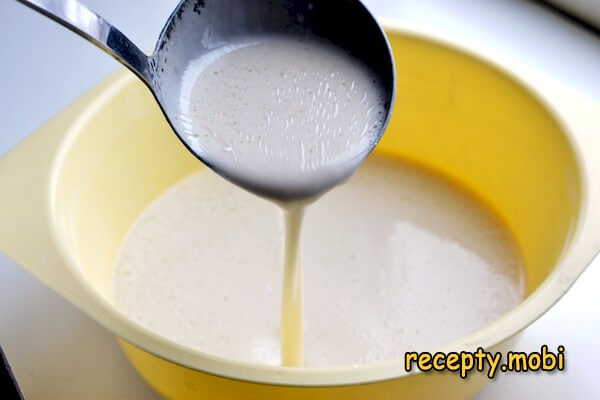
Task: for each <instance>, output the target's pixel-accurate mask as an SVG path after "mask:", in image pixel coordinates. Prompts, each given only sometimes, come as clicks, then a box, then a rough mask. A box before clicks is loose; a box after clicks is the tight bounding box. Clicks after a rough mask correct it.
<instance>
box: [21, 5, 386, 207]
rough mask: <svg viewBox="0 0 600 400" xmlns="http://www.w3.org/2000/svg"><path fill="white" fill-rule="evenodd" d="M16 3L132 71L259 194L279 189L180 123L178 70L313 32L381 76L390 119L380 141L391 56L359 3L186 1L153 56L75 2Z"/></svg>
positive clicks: (171, 116) (303, 193) (230, 174)
mask: <svg viewBox="0 0 600 400" xmlns="http://www.w3.org/2000/svg"><path fill="white" fill-rule="evenodd" d="M17 1H19V2H20V3H22V4H24V5H26V6H28V7H31V8H32V9H34V10H36V11H38V12H40V13H42V14H44V15H45V16H47V17H49V18H51V19H53V20H54V21H56V22H58V23H60V24H62V25H63V26H65V27H66V28H68V29H70V30H71V31H73V32H75V33H77V34H78V35H80V36H82V37H84V38H85V39H87V40H89V41H90V42H91V43H93V44H95V45H96V46H97V47H99V48H100V49H102V50H104V51H105V52H106V53H108V54H110V55H111V56H112V57H114V58H115V59H117V60H118V61H119V62H121V63H122V64H123V65H125V66H126V67H127V68H129V69H130V70H131V71H132V72H133V73H135V74H136V75H137V76H138V78H140V79H141V80H142V81H143V82H144V83H145V84H146V85H147V86H148V88H149V89H150V91H151V92H152V94H153V95H154V97H155V98H156V101H157V102H158V104H159V105H160V108H161V110H162V112H163V113H164V115H165V117H166V119H167V121H168V122H169V124H170V125H171V127H172V128H173V131H174V132H175V133H176V134H177V136H178V137H179V139H180V140H181V141H182V142H183V143H184V144H185V145H186V147H187V148H188V150H190V152H192V153H193V154H194V155H195V156H196V157H197V158H198V159H200V160H201V161H202V162H204V163H205V164H207V165H208V166H209V167H211V168H212V169H214V170H215V171H216V172H217V173H219V174H220V175H222V176H223V177H225V178H226V179H229V180H230V181H232V182H234V183H236V184H238V185H239V186H242V187H244V188H246V189H248V190H250V191H253V192H255V193H258V194H262V195H267V196H271V197H274V198H277V191H276V190H273V189H272V188H271V189H270V193H267V192H266V190H265V189H264V187H263V188H261V187H257V185H255V184H252V183H249V182H247V181H244V180H241V179H240V178H239V175H238V174H236V173H235V171H227V170H224V169H223V168H220V167H219V166H218V165H210V163H207V162H206V160H203V159H202V157H201V155H199V154H198V153H197V152H195V151H194V150H193V149H192V147H191V145H190V142H189V140H190V139H189V137H188V136H186V135H184V134H183V129H182V128H180V127H179V124H178V122H177V120H178V119H177V116H178V113H179V109H178V101H179V96H180V90H181V82H182V79H181V77H182V76H181V75H182V73H183V71H185V68H186V66H187V65H188V64H189V63H190V62H191V61H192V60H194V59H197V58H199V57H201V56H202V55H204V54H206V53H207V52H210V51H213V50H214V49H215V48H217V47H220V46H223V45H226V44H227V43H228V42H231V41H234V40H236V39H237V40H239V38H241V37H245V36H249V35H258V34H271V33H276V34H293V35H298V34H300V35H307V34H309V35H314V36H316V37H319V38H324V39H326V40H328V41H329V42H331V43H333V44H334V45H337V46H339V47H341V48H342V49H344V50H345V51H347V52H348V53H349V54H350V55H352V56H353V57H354V58H356V59H358V60H360V61H362V62H364V63H365V64H366V65H368V66H369V68H370V69H371V70H372V71H373V72H374V73H375V74H376V75H377V76H378V78H379V81H380V82H381V83H382V87H383V88H384V90H385V91H386V93H384V99H385V103H386V105H385V106H386V116H385V120H384V121H383V123H382V124H381V128H380V132H379V134H378V137H377V139H379V138H380V137H381V135H382V134H383V132H384V130H385V128H386V126H387V123H388V121H389V118H390V114H391V110H392V103H393V100H394V94H395V70H394V61H393V56H392V53H391V49H390V46H389V43H388V41H387V38H386V36H385V34H384V32H383V30H382V28H381V27H380V26H379V24H378V23H377V21H376V20H375V18H374V17H373V16H372V15H371V13H370V12H369V11H368V10H367V9H366V8H365V6H364V5H363V4H362V3H361V2H360V1H359V0H183V1H181V2H180V3H179V5H178V6H177V7H176V8H175V10H174V11H173V13H172V14H171V16H170V17H169V19H168V20H167V22H166V24H165V26H164V28H163V30H162V32H161V34H160V36H159V39H158V42H157V44H156V49H155V50H154V52H153V53H152V55H150V56H146V55H145V54H144V53H143V52H142V51H141V50H140V49H139V48H138V47H137V46H136V45H134V44H133V43H132V42H131V41H130V40H129V39H128V38H127V37H126V36H125V35H123V34H122V33H121V32H120V31H119V30H117V29H116V28H114V27H113V26H112V25H111V24H109V23H108V22H107V21H106V20H104V19H103V18H102V17H100V16H99V15H97V14H96V13H94V12H92V11H90V10H89V9H88V8H86V7H85V6H84V5H82V4H80V3H79V2H78V1H76V0H17ZM377 142H378V140H376V141H375V142H374V143H373V145H372V146H373V147H375V145H376V144H377ZM370 150H372V148H371V149H369V151H370ZM265 187H266V186H265ZM323 189H326V188H321V190H323ZM314 190H316V189H315V188H306V190H303V188H300V189H299V190H296V191H295V193H296V194H295V196H296V197H298V198H301V197H308V196H311V195H314V194H316V193H311V191H314ZM285 200H293V199H290V198H286V199H285Z"/></svg>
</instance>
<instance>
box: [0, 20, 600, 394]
mask: <svg viewBox="0 0 600 400" xmlns="http://www.w3.org/2000/svg"><path fill="white" fill-rule="evenodd" d="M387 26H388V28H387V31H388V34H389V37H390V41H391V44H392V47H393V50H394V53H395V54H396V55H397V59H396V63H397V68H398V99H397V102H396V110H395V112H394V116H393V120H392V122H391V124H390V127H389V129H388V131H387V133H386V134H385V136H384V140H383V141H382V142H381V144H380V145H379V146H378V148H377V151H379V152H386V153H389V154H393V155H395V156H397V157H402V158H405V159H409V160H411V161H413V162H416V163H419V164H422V165H424V166H426V167H428V168H431V169H434V170H436V171H438V172H440V173H442V174H444V175H445V176H447V177H448V178H449V179H452V180H453V181H455V182H456V183H457V184H459V185H461V186H462V187H464V188H465V189H466V190H469V191H471V192H473V193H475V194H476V195H477V196H478V197H479V198H480V199H481V200H482V201H484V202H486V203H487V204H488V205H489V206H490V207H492V208H493V209H494V210H495V211H496V212H497V213H498V215H500V216H501V217H502V218H503V219H504V220H505V221H506V223H507V224H508V226H509V227H510V229H511V230H512V231H513V233H514V235H515V237H516V238H517V241H518V244H519V246H520V248H521V251H522V253H523V256H524V260H525V264H526V269H527V282H528V288H527V293H528V296H527V299H526V300H525V301H524V302H523V303H522V304H521V305H519V306H518V307H516V308H515V309H514V310H512V311H511V312H509V313H508V314H507V315H505V316H504V317H502V318H501V319H500V320H498V321H497V322H495V323H493V324H491V325H490V326H488V327H486V328H484V329H482V330H480V331H478V332H475V333H473V334H472V335H470V336H468V337H465V338H462V339H460V340H458V341H457V342H455V343H451V344H449V345H448V346H445V347H444V348H443V349H432V350H450V349H452V350H455V349H460V350H469V349H471V350H474V349H475V348H476V347H478V346H482V347H484V348H486V349H488V350H491V351H506V350H508V349H509V348H510V346H511V344H512V340H514V338H515V335H516V334H517V333H518V332H519V331H521V330H522V329H524V328H525V327H527V326H528V325H529V324H531V323H532V322H533V321H535V319H537V318H538V317H539V316H540V315H542V314H543V313H544V312H545V311H546V310H548V309H549V308H550V307H551V306H552V304H554V303H555V302H556V301H557V300H558V299H559V298H560V297H561V296H562V295H563V294H564V292H565V291H566V290H567V289H568V288H569V286H570V285H571V284H572V283H573V282H574V280H575V279H576V278H577V277H578V276H579V275H580V273H581V272H582V271H583V269H584V268H585V266H586V265H587V263H588V262H589V261H590V260H591V259H592V257H593V256H594V255H595V253H596V251H597V249H598V248H599V247H600V237H599V235H598V234H597V233H595V232H594V231H596V232H598V228H599V227H600V213H599V212H598V211H597V208H594V207H592V205H593V204H600V163H599V162H598V161H597V160H594V153H597V151H598V150H600V142H599V141H600V134H598V132H597V130H598V128H597V127H599V126H600V117H599V115H600V106H599V105H598V104H596V103H595V102H593V101H591V100H590V99H587V98H585V97H583V96H581V95H580V94H578V93H575V92H573V91H571V90H569V89H568V88H566V87H563V86H562V85H561V84H559V83H557V82H554V81H552V80H551V79H547V78H545V77H543V76H540V75H539V74H535V73H532V72H531V71H529V70H527V69H526V68H525V67H523V66H520V65H518V64H514V63H511V62H506V61H501V60H494V59H492V58H490V56H489V55H486V51H485V50H484V49H475V48H463V49H459V47H458V46H457V45H456V44H452V43H444V42H443V41H441V40H439V39H435V38H432V37H430V36H429V35H428V34H427V33H424V32H417V31H416V30H410V29H408V28H406V27H404V28H402V27H399V26H395V27H394V26H393V24H390V23H388V24H387ZM482 59H485V60H486V61H482ZM497 64H502V67H498V66H496V65H497ZM594 133H596V134H594ZM199 168H203V167H202V166H201V165H200V164H199V163H198V162H197V161H196V160H195V159H194V158H193V157H192V156H191V155H190V154H188V152H187V151H186V150H185V148H184V147H183V146H182V145H181V144H180V143H179V141H178V140H177V139H176V138H175V136H174V135H173V134H172V133H171V131H170V129H169V127H168V126H167V124H166V123H165V121H164V119H163V117H162V115H161V114H160V112H159V110H158V108H157V106H156V104H155V103H154V101H153V99H152V97H151V95H150V94H149V93H148V91H147V90H146V89H145V88H144V87H143V85H142V84H141V83H139V82H138V81H137V80H136V79H135V78H134V77H133V76H132V75H131V74H128V73H125V72H121V73H118V74H116V75H114V76H112V77H110V78H109V79H107V80H106V81H105V82H103V83H102V84H100V85H99V86H98V87H97V88H95V89H94V90H92V91H91V92H90V93H88V94H87V95H85V96H83V97H82V98H81V99H80V100H79V101H77V102H76V103H75V104H73V105H72V106H70V107H69V108H68V109H67V110H65V111H64V112H63V113H61V114H59V115H58V116H57V117H56V118H54V119H53V120H52V121H50V122H48V123H47V124H46V125H45V126H44V127H42V128H41V129H40V130H39V131H38V132H37V133H36V134H34V135H32V136H30V137H29V138H28V139H26V140H25V141H24V142H23V143H21V144H20V145H19V146H17V148H16V149H14V150H13V151H12V152H10V153H9V154H7V155H6V156H5V157H4V158H2V159H1V160H0V188H2V193H3V194H2V196H1V197H0V220H1V221H2V224H1V225H0V250H1V251H3V252H4V253H6V254H7V255H9V256H10V257H11V258H13V259H14V260H15V261H17V262H18V263H19V264H21V265H23V266H24V267H25V268H26V269H27V270H29V271H30V272H31V273H32V274H34V275H35V276H37V277H38V278H39V279H40V280H42V281H43V282H45V283H46V284H47V285H48V286H50V287H52V288H54V289H55V290H56V291H57V292H58V293H60V294H61V295H63V296H64V297H65V298H67V299H68V300H70V301H71V302H72V303H74V304H75V305H77V306H78V307H80V308H81V309H82V310H84V311H85V312H87V313H88V314H89V315H90V316H91V317H93V318H95V319H96V320H98V321H99V322H100V323H101V324H103V325H104V326H106V327H107V328H108V329H110V330H111V331H112V332H114V333H115V334H116V335H117V336H118V337H120V338H122V339H121V344H122V346H123V349H124V351H125V354H126V355H127V356H128V357H129V359H130V360H131V362H132V364H133V365H134V366H135V368H136V369H137V370H138V371H139V372H140V374H141V375H142V376H143V377H144V378H145V379H146V380H147V381H148V382H149V383H150V385H152V386H153V387H154V388H155V389H156V390H157V391H158V392H159V393H161V394H162V395H164V396H165V397H167V398H170V399H193V398H194V399H195V398H199V397H201V396H205V397H207V398H217V399H242V398H243V399H304V398H310V399H315V400H319V399H348V400H351V399H365V398H369V399H371V400H377V399H382V400H388V399H391V398H400V397H405V398H426V399H429V398H446V399H464V398H469V397H471V396H473V395H474V394H475V393H476V392H477V391H478V390H480V389H481V387H483V385H484V384H485V383H486V382H487V378H485V376H483V375H481V374H472V375H471V377H470V378H469V379H466V380H461V379H460V378H459V377H458V376H456V375H454V374H449V373H430V374H423V373H415V372H413V373H407V372H405V371H404V370H403V364H402V363H401V362H400V361H397V362H396V361H392V362H388V363H380V364H375V365H368V366H361V367H358V368H351V367H348V368H326V369H300V370H297V369H289V368H279V367H268V366H258V365H252V364H248V363H241V362H234V361H230V360H226V359H222V358H219V357H215V356H211V355H209V354H204V353H201V352H197V351H192V350H190V349H187V348H185V347H182V346H179V345H177V344H175V343H172V342H169V341H168V340H165V339H164V338H162V337H159V336H156V335H154V334H152V333H151V332H149V331H147V330H145V329H144V328H142V327H140V326H138V325H136V324H135V323H133V322H132V321H130V320H128V319H126V318H125V317H123V316H122V315H121V314H120V313H119V312H118V311H117V310H116V309H115V308H114V307H113V305H112V304H111V301H110V298H111V293H110V281H111V274H112V267H113V261H114V257H115V254H116V251H117V249H118V247H119V245H120V242H121V240H122V239H123V237H124V235H125V234H126V232H127V230H128V229H129V227H130V225H131V224H132V222H133V221H134V220H135V218H136V217H137V216H138V214H139V213H140V212H141V210H142V209H144V208H145V207H146V206H147V205H148V204H149V203H150V202H151V201H152V200H153V199H154V198H155V197H156V196H158V195H159V194H160V193H161V192H162V191H164V190H165V189H166V188H168V187H169V186H170V185H172V184H173V183H174V182H176V181H177V180H179V179H180V178H182V177H184V176H186V175H188V174H190V173H191V172H193V171H195V170H198V169H199ZM407 350H410V349H407Z"/></svg>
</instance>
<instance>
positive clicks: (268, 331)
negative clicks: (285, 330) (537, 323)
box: [113, 156, 524, 367]
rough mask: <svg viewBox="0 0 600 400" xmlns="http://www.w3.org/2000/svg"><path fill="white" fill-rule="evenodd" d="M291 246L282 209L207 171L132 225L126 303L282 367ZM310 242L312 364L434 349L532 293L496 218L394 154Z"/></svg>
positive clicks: (124, 277)
mask: <svg viewBox="0 0 600 400" xmlns="http://www.w3.org/2000/svg"><path fill="white" fill-rule="evenodd" d="M283 237H284V235H283V221H282V220H281V216H280V210H279V208H278V207H277V206H275V205H274V204H272V203H270V202H266V201H264V200H261V199H259V198H257V197H255V196H252V195H250V194H249V193H247V192H245V191H243V190H241V189H239V188H237V187H235V186H233V185H232V184H230V183H227V182H225V181H223V180H222V179H220V178H219V177H218V176H216V175H215V174H213V173H212V172H211V171H209V170H207V169H205V170H202V171H200V172H198V173H196V174H194V175H192V176H190V177H188V178H186V179H184V180H183V181H181V182H180V183H178V184H176V185H175V186H173V187H172V188H171V189H169V190H168V191H167V192H165V193H164V194H163V195H162V196H160V197H159V198H158V199H157V200H156V201H155V202H154V203H153V204H151V205H150V207H149V208H148V209H147V210H146V211H145V212H144V213H143V214H142V215H141V216H140V218H139V219H138V221H137V222H136V223H135V225H134V226H133V227H132V229H131V231H130V233H129V234H128V236H127V237H126V239H125V241H124V243H123V246H122V249H121V251H120V254H119V256H118V258H117V261H116V268H115V276H114V282H113V283H114V285H113V286H114V287H113V292H114V302H115V305H116V307H117V308H119V309H120V310H121V311H122V312H123V313H124V314H125V315H126V316H128V317H129V318H131V319H133V320H134V321H135V322H137V323H139V324H141V325H142V326H144V327H146V328H148V329H150V330H151V331H153V332H155V333H157V334H159V335H162V336H164V337H166V338H168V339H171V340H173V341H175V342H178V343H180V344H182V345H184V346H188V347H190V348H194V349H196V350H200V351H204V352H207V353H210V354H214V355H219V356H222V357H226V358H229V359H234V360H242V361H250V362H256V363H259V364H266V365H280V363H281V358H280V339H279V333H280V332H279V321H280V307H281V276H282V264H281V260H282V258H283V254H282V250H283ZM302 246H303V248H302V258H303V262H302V264H303V269H304V274H305V275H304V290H305V296H304V299H305V359H304V365H305V366H306V367H326V366H340V365H356V364H365V363H371V362H377V361H389V360H394V359H402V358H403V355H404V352H405V351H419V350H420V351H425V350H427V351H433V350H435V349H436V348H437V347H439V346H441V345H443V344H446V343H448V342H451V341H453V340H456V339H458V338H461V337H464V336H465V335H467V334H469V333H472V332H474V331H476V330H478V329H480V328H482V327H484V326H486V325H487V324H489V323H491V322H493V321H495V320H496V319H498V318H499V317H500V316H502V315H503V314H504V313H506V312H507V311H509V310H510V309H512V308H513V307H515V306H516V305H517V304H518V303H519V302H520V301H521V300H522V298H523V296H524V275H523V265H522V259H521V257H520V255H519V252H518V250H517V248H516V246H515V244H514V242H513V239H512V237H511V236H510V235H509V234H508V233H507V231H506V229H505V227H504V226H503V225H502V223H501V222H500V221H499V220H497V219H496V217H495V216H494V215H492V214H491V213H490V212H489V211H488V210H487V209H485V208H484V207H482V206H481V205H480V204H479V203H478V202H477V201H475V200H474V199H473V198H471V197H469V196H468V195H466V194H465V193H464V192H461V191H460V190H458V189H456V188H455V187H453V186H451V185H450V184H448V183H447V182H445V181H443V180H440V179H439V178H437V177H435V176H432V175H430V174H429V173H428V172H425V171H423V170H420V169H417V168H415V167H413V166H410V165H406V164H402V163H400V162H397V161H394V160H390V159H387V158H385V157H381V156H374V157H371V158H370V159H369V160H367V162H366V163H365V164H364V165H363V166H362V167H361V168H360V169H359V171H358V172H357V174H356V175H355V176H354V177H353V178H352V179H351V180H350V181H349V182H348V183H347V184H345V185H342V186H340V187H338V188H336V189H334V190H332V191H331V192H330V193H328V194H327V195H325V196H324V197H323V198H322V199H320V200H319V201H318V202H316V203H315V204H314V205H313V206H311V207H310V208H309V209H308V210H307V214H306V219H305V224H304V227H303V232H302Z"/></svg>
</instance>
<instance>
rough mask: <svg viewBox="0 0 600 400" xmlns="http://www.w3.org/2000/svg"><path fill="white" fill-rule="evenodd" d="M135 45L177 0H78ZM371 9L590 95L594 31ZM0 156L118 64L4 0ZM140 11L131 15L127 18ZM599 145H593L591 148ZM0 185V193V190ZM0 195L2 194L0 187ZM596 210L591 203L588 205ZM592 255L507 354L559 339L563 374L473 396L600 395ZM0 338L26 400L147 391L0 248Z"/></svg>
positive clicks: (392, 3) (109, 346)
mask: <svg viewBox="0 0 600 400" xmlns="http://www.w3.org/2000/svg"><path fill="white" fill-rule="evenodd" d="M85 3H86V4H87V5H89V6H90V7H91V8H92V9H95V10H96V11H98V12H99V13H100V14H102V15H103V16H105V17H106V18H107V19H108V20H109V21H111V22H112V23H114V24H115V25H116V26H117V27H119V28H120V29H121V30H122V31H124V32H125V33H126V34H128V35H129V36H130V37H131V38H132V39H133V40H134V41H135V42H136V43H137V44H138V45H139V46H140V47H141V48H144V49H150V48H153V47H154V42H155V40H156V37H157V35H158V33H159V31H160V28H161V27H162V24H163V23H164V21H165V19H166V18H167V16H168V15H169V14H170V11H171V10H172V8H173V7H174V6H175V4H176V3H177V1H176V0H168V1H165V0H163V1H158V0H152V1H149V0H132V1H128V2H120V1H119V2H118V1H101V0H87V1H85ZM366 3H367V4H368V5H371V6H372V8H373V11H374V12H375V14H377V15H378V16H382V17H386V18H396V19H399V20H402V21H404V22H406V23H408V24H411V25H416V26H421V27H426V28H427V29H431V30H435V31H436V32H438V33H441V34H443V35H444V36H446V37H449V38H450V37H452V38H456V39H458V40H462V41H468V42H471V43H476V44H479V45H482V44H485V45H486V46H489V48H492V49H494V51H497V52H498V53H499V54H500V53H501V54H502V56H503V57H508V58H511V59H513V60H517V61H518V62H522V63H524V64H527V65H528V66H529V67H531V68H535V69H538V70H539V71H542V72H543V73H545V74H547V75H550V76H552V77H554V78H555V79H559V80H561V81H563V82H565V83H566V84H568V85H569V86H572V87H573V88H575V89H577V90H579V91H580V92H582V93H584V94H586V95H588V96H590V97H592V98H595V99H597V100H599V101H600V78H599V77H598V76H599V75H598V71H600V37H594V36H592V35H591V34H590V33H588V32H586V31H584V30H582V29H580V28H578V27H577V26H575V25H573V24H571V23H570V22H567V21H566V20H562V19H561V18H560V17H558V16H555V15H554V14H552V13H550V12H547V11H546V10H544V9H542V8H541V7H540V6H538V5H535V4H532V3H530V2H528V1H525V0H523V1H520V0H453V1H447V0H367V1H366ZM0 15H1V16H2V20H3V23H2V24H0V35H1V36H2V37H3V38H4V41H3V45H2V52H3V57H2V62H1V63H0V82H2V85H1V87H2V89H1V90H0V106H1V107H0V110H2V111H1V114H0V116H1V118H0V155H1V154H3V153H4V152H6V151H8V150H9V149H10V148H11V147H12V146H13V145H14V144H16V143H17V142H19V141H20V140H21V139H22V138H24V137H25V136H26V135H27V134H28V133H29V132H31V131H33V130H34V129H35V128H36V127H38V126H39V125H41V124H42V123H43V122H44V121H46V120H47V119H49V118H50V117H51V116H52V115H54V114H55V113H57V112H58V111H59V110H61V109H62V108H64V107H65V106H66V105H68V104H69V103H70V102H72V101H73V100H74V99H76V98H77V97H78V96H79V95H80V94H82V93H83V92H85V91H86V90H87V89H88V88H90V87H92V86H93V85H94V84H95V83H96V82H98V81H99V80H100V79H101V78H103V77H104V76H106V75H107V74H108V73H110V72H111V71H113V70H115V69H117V68H119V65H118V64H117V63H116V62H115V61H113V60H112V59H110V58H109V57H106V56H105V55H104V54H103V53H101V52H100V51H99V50H96V49H95V48H94V47H92V46H90V45H89V44H88V43H86V42H85V41H83V40H82V39H80V38H78V37H75V36H74V35H72V34H71V33H69V32H67V31H66V30H64V29H63V28H61V27H59V26H58V25H57V24H55V23H52V22H50V21H49V20H47V19H45V18H42V17H41V16H39V15H37V14H35V13H34V12H32V11H31V10H29V9H26V8H25V7H23V6H21V5H19V4H18V3H16V2H14V1H3V2H1V3H0ZM135 15H140V17H139V18H133V16H135ZM599 150H600V149H599ZM0 190H1V189H0ZM0 195H1V193H0ZM598 206H599V207H600V205H598ZM599 284H600V261H598V259H596V261H595V262H594V263H592V265H591V266H589V267H588V269H587V271H586V272H585V273H584V274H583V275H582V277H581V278H580V279H579V280H578V281H577V282H576V284H575V285H574V287H573V288H572V289H571V290H570V291H569V293H568V294H567V295H566V296H565V297H564V298H563V299H562V300H561V301H560V302H559V303H558V304H557V305H556V306H555V307H554V308H552V310H551V311H549V312H548V313H547V314H546V315H544V316H543V317H542V318H541V319H540V320H538V321H537V322H536V323H535V324H534V325H532V326H531V327H529V328H528V329H527V330H526V331H525V333H524V335H523V337H522V340H521V342H520V344H519V345H518V347H517V348H516V349H515V350H522V351H535V350H538V351H539V348H540V346H541V345H542V344H547V345H549V346H550V348H556V347H557V346H558V345H563V346H565V347H566V358H567V368H566V371H564V372H560V373H553V374H544V373H541V374H533V373H529V374H511V375H504V376H500V377H499V378H498V379H496V380H495V381H493V382H492V383H491V384H490V385H489V386H488V387H487V388H486V389H485V390H484V392H483V393H481V394H480V396H479V397H478V399H479V400H491V399H506V398H511V399H530V398H545V399H563V398H575V399H583V400H585V399H598V398H600V386H599V385H597V382H595V381H596V379H595V377H596V376H598V371H596V370H594V363H597V360H599V359H600V347H596V344H597V343H598V339H597V338H598V337H600V313H599V312H598V310H599V309H600V296H598V291H597V286H598V285H599ZM0 345H2V347H3V348H4V350H5V352H6V354H7V357H8V358H9V360H10V362H11V364H12V367H13V370H14V373H15V375H16V377H17V379H18V381H19V384H20V386H21V388H22V390H23V392H24V394H25V395H26V396H27V398H28V399H30V400H36V399H49V400H52V399H60V400H69V399H86V400H94V399H132V400H134V399H153V398H157V396H156V395H154V394H153V393H152V391H151V390H150V389H149V387H148V386H147V385H146V384H145V383H144V382H143V381H142V380H141V379H140V378H139V377H138V376H137V374H136V373H135V371H134V370H133V369H132V368H131V367H130V366H129V364H128V363H127V362H126V360H125V358H124V357H123V355H122V354H121V353H120V350H119V348H118V346H117V344H116V342H115V341H114V339H113V337H112V335H111V334H110V333H109V332H108V331H106V330H105V329H104V328H102V327H101V326H99V325H98V324H97V323H95V322H94V321H92V320H91V319H89V318H88V317H87V316H85V315H84V314H82V313H81V312H80V311H78V310H77V309H75V308H74V307H73V306H71V305H70V304H68V303H67V302H66V301H64V300H62V299H61V298H60V297H58V296H57V295H56V294H54V293H53V292H51V291H50V290H49V289H47V288H46V287H44V286H43V285H42V284H40V283H39V282H38V281H36V280H35V279H33V278H32V277H31V276H29V275H28V274H27V273H26V272H24V271H23V270H21V269H20V268H19V267H18V266H17V265H15V264H14V263H12V262H10V261H9V260H7V259H6V258H4V257H3V256H1V255H0Z"/></svg>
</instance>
